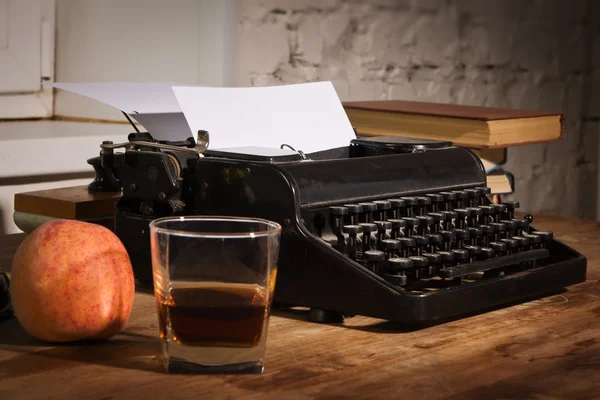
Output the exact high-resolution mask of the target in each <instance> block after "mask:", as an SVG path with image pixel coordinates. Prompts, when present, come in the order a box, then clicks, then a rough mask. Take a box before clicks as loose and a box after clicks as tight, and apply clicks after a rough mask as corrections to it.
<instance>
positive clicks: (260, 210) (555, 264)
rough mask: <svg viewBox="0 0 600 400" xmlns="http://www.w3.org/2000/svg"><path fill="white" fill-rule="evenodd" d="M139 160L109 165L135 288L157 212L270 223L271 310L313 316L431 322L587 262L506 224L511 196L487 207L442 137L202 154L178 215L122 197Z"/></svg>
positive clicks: (128, 193)
mask: <svg viewBox="0 0 600 400" xmlns="http://www.w3.org/2000/svg"><path fill="white" fill-rule="evenodd" d="M133 155H136V156H138V155H140V154H135V153H133ZM124 161H126V160H124ZM138 161H139V160H133V159H130V160H129V161H126V162H131V163H133V164H132V166H130V167H128V168H119V167H117V168H115V169H114V171H116V172H115V176H118V177H119V178H120V182H121V184H122V185H123V190H124V192H123V197H122V199H121V200H120V201H119V203H118V205H117V212H116V214H115V225H116V232H117V235H118V236H119V237H120V238H121V239H122V240H123V242H124V244H125V246H126V248H127V249H128V251H129V252H130V255H131V257H132V263H133V265H134V273H135V274H136V277H137V278H138V279H140V280H142V281H149V282H151V274H152V271H151V264H150V255H149V239H148V229H147V224H148V223H149V221H150V220H152V219H153V218H156V217H160V216H164V215H165V214H171V215H177V214H181V215H192V214H195V215H198V214H201V215H239V216H250V217H260V218H266V219H270V220H273V221H276V222H278V223H280V224H281V225H282V227H283V230H282V237H281V249H280V259H279V265H278V274H277V283H276V289H275V297H274V302H275V306H278V307H293V306H303V307H308V308H309V309H310V312H309V313H308V319H309V320H311V321H315V322H342V321H343V320H344V318H345V317H350V316H354V315H364V316H371V317H376V318H382V319H386V320H391V321H400V322H404V323H420V324H421V323H431V322H436V321H441V320H445V319H448V318H455V317H460V316H462V315H466V314H470V313H474V312H482V311H485V310H488V309H491V308H494V307H498V306H503V305H509V304H514V303H515V302H522V301H526V300H528V299H531V298H535V297H539V296H542V295H545V294H549V293H554V292H556V291H558V290H561V289H564V288H565V287H566V286H568V285H572V284H575V283H578V282H582V281H584V280H585V277H586V268H587V260H586V258H585V257H584V256H582V255H581V254H579V253H577V252H576V251H574V250H573V249H571V248H569V247H568V246H566V245H565V244H563V243H561V242H560V241H558V240H556V239H555V238H554V237H553V234H552V233H551V232H540V231H538V230H537V229H536V228H535V227H534V226H533V224H532V217H530V216H529V217H527V218H522V219H521V218H515V210H516V209H518V206H519V204H518V203H517V202H505V203H504V204H493V203H492V202H491V200H490V196H489V193H490V190H489V188H487V187H486V175H485V171H484V169H483V166H482V164H481V162H480V160H479V158H478V157H477V156H475V155H474V154H473V153H472V152H471V151H469V150H468V149H465V148H460V147H455V146H453V145H452V143H450V142H440V141H430V140H415V139H409V138H398V137H376V138H368V139H359V138H357V139H355V140H353V141H352V142H351V143H349V145H348V146H347V147H342V148H337V149H331V150H327V151H324V152H319V153H313V154H307V155H306V158H304V157H281V158H278V157H269V158H265V159H261V158H260V157H250V158H245V157H240V156H239V155H237V154H228V153H227V152H222V151H221V152H211V151H210V150H206V151H205V152H204V153H203V157H195V158H189V159H187V161H186V163H185V168H181V170H180V171H179V175H178V176H179V177H178V182H179V190H178V191H177V192H176V193H178V194H177V196H176V198H177V200H178V201H179V202H180V207H179V208H176V207H164V203H165V202H167V199H173V196H172V195H171V194H170V193H171V192H169V195H168V196H167V197H166V198H162V199H161V197H160V196H159V193H158V190H163V189H158V187H157V186H156V185H154V186H152V185H147V187H140V188H139V189H138V190H137V191H135V190H126V186H127V185H130V184H131V183H134V184H137V181H136V182H133V181H131V180H130V176H133V175H135V176H137V177H138V178H139V179H142V178H143V176H142V175H143V174H142V175H140V174H141V172H140V173H137V172H135V171H136V169H140V170H141V169H144V171H145V170H146V169H145V168H146V167H147V166H145V165H144V166H140V164H139V163H138ZM162 162H163V163H164V164H168V163H167V160H166V159H164V160H163V161H162ZM126 170H127V171H128V172H127V173H126V172H125V171H126ZM136 174H137V175H136ZM140 177H141V178H140ZM142 180H143V179H142ZM130 182H131V183H130ZM146 184H148V182H145V181H144V186H146ZM142 193H144V196H142ZM149 198H151V201H149V200H148V199H149ZM143 204H146V206H149V207H151V209H152V211H153V212H150V213H149V212H147V211H148V210H147V209H144V208H143ZM161 204H163V206H161ZM145 211H146V212H145ZM249 256H250V255H249Z"/></svg>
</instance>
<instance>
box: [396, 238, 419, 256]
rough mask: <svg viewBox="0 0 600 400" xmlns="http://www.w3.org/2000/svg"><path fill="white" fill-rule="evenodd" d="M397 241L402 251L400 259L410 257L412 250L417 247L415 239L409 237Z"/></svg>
mask: <svg viewBox="0 0 600 400" xmlns="http://www.w3.org/2000/svg"><path fill="white" fill-rule="evenodd" d="M398 241H399V242H400V248H401V249H402V257H405V258H406V257H408V256H410V255H411V252H412V249H413V248H414V247H415V246H416V245H417V242H416V241H415V239H413V238H409V237H401V238H398Z"/></svg>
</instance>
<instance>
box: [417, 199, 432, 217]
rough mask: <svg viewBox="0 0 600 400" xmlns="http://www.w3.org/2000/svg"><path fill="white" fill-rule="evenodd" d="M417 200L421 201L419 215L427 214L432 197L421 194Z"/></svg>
mask: <svg viewBox="0 0 600 400" xmlns="http://www.w3.org/2000/svg"><path fill="white" fill-rule="evenodd" d="M417 201H418V202H419V203H418V210H417V215H425V214H426V213H427V210H428V208H429V205H431V198H429V197H427V196H420V197H417Z"/></svg>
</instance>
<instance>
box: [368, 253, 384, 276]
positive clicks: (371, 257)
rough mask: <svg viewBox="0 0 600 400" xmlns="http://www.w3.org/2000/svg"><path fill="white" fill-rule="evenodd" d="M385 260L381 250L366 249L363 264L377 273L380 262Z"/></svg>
mask: <svg viewBox="0 0 600 400" xmlns="http://www.w3.org/2000/svg"><path fill="white" fill-rule="evenodd" d="M383 261H385V254H384V253H383V251H379V250H367V251H365V255H364V261H363V262H364V264H365V267H367V268H368V269H370V270H371V271H373V272H375V273H378V271H379V269H380V264H382V262H383Z"/></svg>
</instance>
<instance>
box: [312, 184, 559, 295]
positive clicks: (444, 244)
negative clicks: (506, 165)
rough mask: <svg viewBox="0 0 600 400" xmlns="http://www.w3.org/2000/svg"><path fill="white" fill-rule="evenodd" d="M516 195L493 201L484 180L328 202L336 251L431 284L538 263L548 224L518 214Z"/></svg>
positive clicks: (401, 280) (413, 286)
mask: <svg viewBox="0 0 600 400" xmlns="http://www.w3.org/2000/svg"><path fill="white" fill-rule="evenodd" d="M518 207H519V203H518V202H515V201H506V202H503V203H501V204H494V203H492V202H491V201H490V189H489V188H487V187H479V188H472V189H465V190H456V191H450V192H439V193H431V194H425V195H419V196H414V197H413V196H410V197H400V198H391V199H383V200H376V201H372V202H365V203H356V204H344V205H340V206H332V207H329V209H328V216H327V218H328V219H329V221H328V224H329V228H330V230H331V231H330V232H329V231H328V232H327V233H326V234H324V233H323V232H320V233H318V234H319V235H320V236H321V238H322V239H323V240H324V241H326V242H327V243H328V244H330V245H331V246H332V247H333V248H335V249H336V250H337V251H339V252H341V253H343V254H344V255H346V256H347V257H349V258H350V259H352V260H354V261H356V262H358V263H360V264H362V265H363V266H364V267H365V268H368V269H369V270H371V271H373V272H374V273H376V274H378V275H380V276H381V277H382V278H384V279H386V280H387V281H389V282H390V283H392V284H394V285H397V286H400V287H402V288H404V289H405V290H410V291H431V290H438V289H441V288H444V287H449V286H453V285H460V284H464V283H468V282H472V281H477V280H481V279H485V278H491V277H498V276H502V275H504V274H510V273H515V272H519V271H523V270H524V269H526V268H532V267H535V265H536V262H540V260H542V259H543V258H546V257H547V256H548V255H549V252H548V250H547V246H546V244H547V242H548V241H549V240H551V239H552V237H553V235H552V233H551V232H539V231H532V229H531V228H530V222H531V217H529V218H527V217H526V218H524V219H519V218H515V216H514V212H515V210H516V209H517V208H518Z"/></svg>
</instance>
